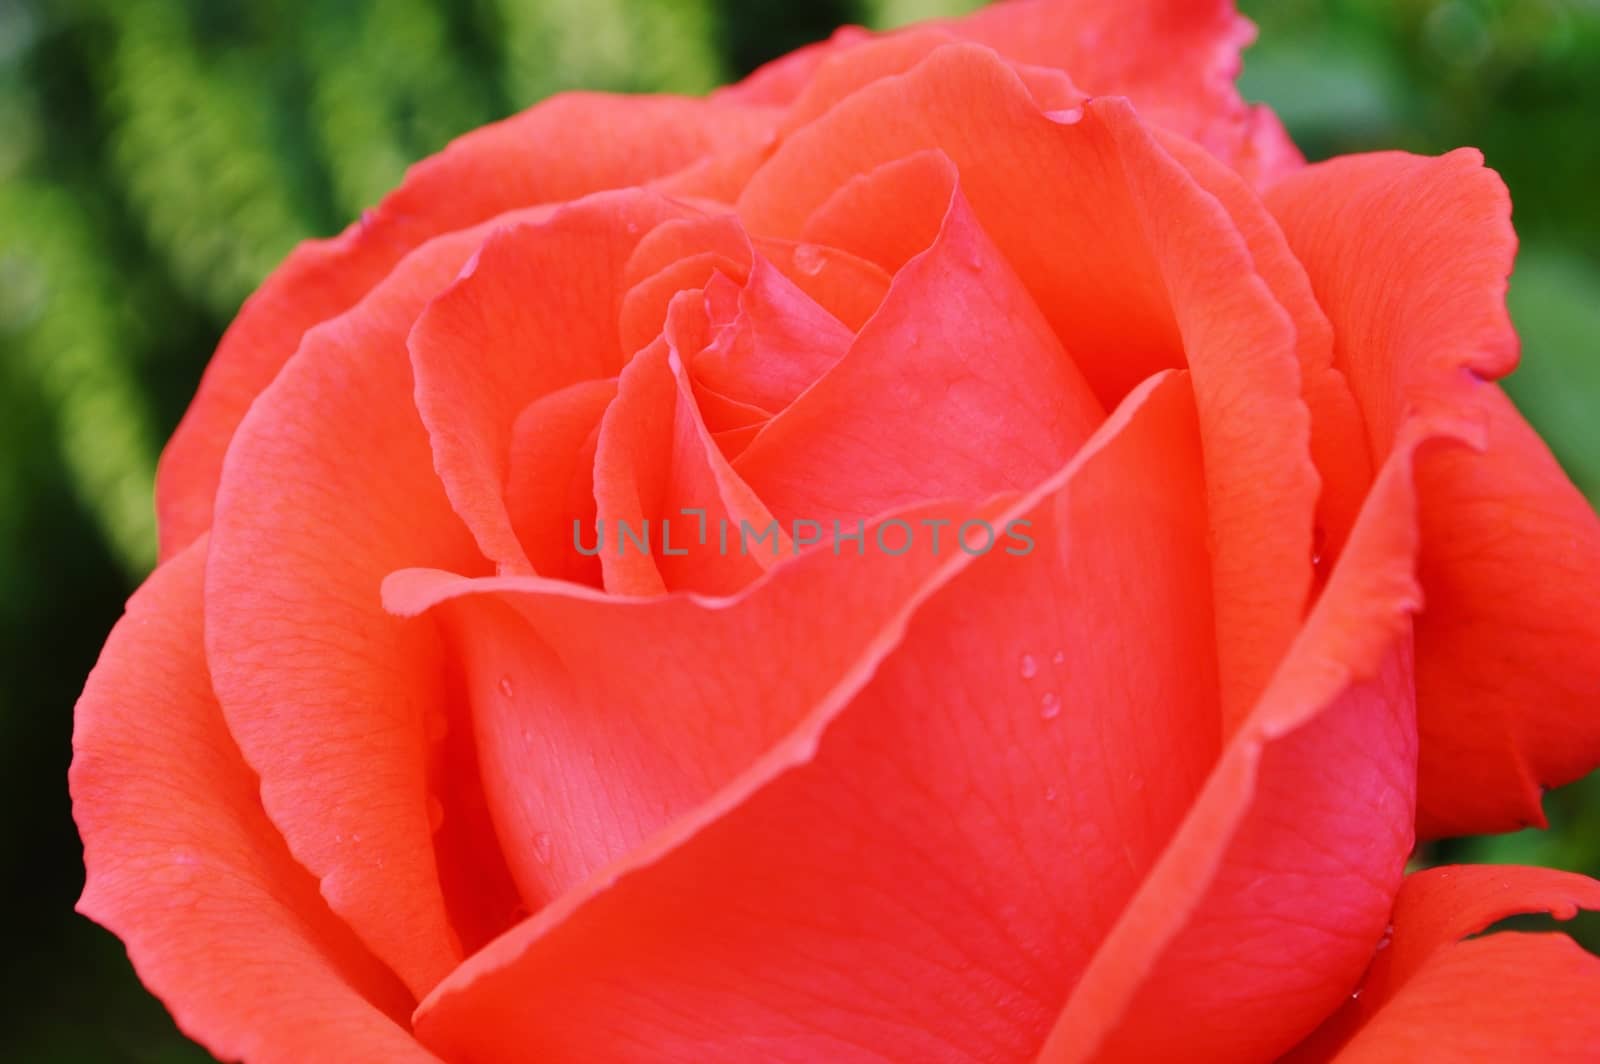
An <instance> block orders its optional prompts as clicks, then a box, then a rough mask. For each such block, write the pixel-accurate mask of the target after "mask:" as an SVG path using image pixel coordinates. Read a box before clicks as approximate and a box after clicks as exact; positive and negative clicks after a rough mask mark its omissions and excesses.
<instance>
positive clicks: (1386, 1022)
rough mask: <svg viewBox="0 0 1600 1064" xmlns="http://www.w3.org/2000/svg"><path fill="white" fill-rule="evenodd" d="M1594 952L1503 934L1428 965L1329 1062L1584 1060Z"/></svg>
mask: <svg viewBox="0 0 1600 1064" xmlns="http://www.w3.org/2000/svg"><path fill="white" fill-rule="evenodd" d="M1596 1001H1600V958H1596V957H1595V956H1594V954H1592V953H1587V952H1585V951H1584V949H1583V947H1581V946H1579V945H1578V944H1577V943H1575V942H1573V941H1572V940H1571V939H1570V938H1568V937H1567V936H1565V935H1554V934H1544V935H1530V934H1516V933H1510V932H1508V933H1505V934H1499V935H1491V936H1489V937H1488V938H1482V939H1476V940H1474V941H1471V942H1463V943H1461V944H1460V945H1459V946H1456V947H1455V948H1454V949H1451V950H1449V951H1447V952H1445V953H1443V954H1441V955H1439V956H1437V957H1436V958H1434V959H1433V960H1432V961H1430V962H1429V963H1428V965H1427V966H1426V967H1425V968H1423V970H1422V971H1420V972H1418V973H1417V974H1416V975H1415V976H1414V977H1413V978H1412V979H1411V981H1410V982H1408V983H1406V985H1405V986H1404V987H1402V988H1401V989H1400V991H1399V993H1398V994H1396V995H1395V997H1394V999H1393V1000H1392V1001H1391V1002H1390V1004H1389V1006H1388V1007H1387V1008H1385V1009H1384V1010H1383V1011H1381V1012H1379V1013H1378V1014H1377V1015H1376V1016H1374V1017H1373V1018H1372V1019H1371V1020H1370V1021H1369V1022H1368V1023H1367V1025H1366V1026H1365V1027H1363V1028H1362V1029H1361V1030H1360V1031H1359V1032H1358V1033H1357V1034H1356V1036H1355V1037H1354V1038H1353V1039H1351V1041H1350V1043H1349V1044H1348V1045H1347V1046H1345V1048H1344V1049H1342V1050H1341V1051H1340V1052H1339V1055H1338V1056H1337V1057H1335V1058H1334V1059H1335V1060H1338V1061H1340V1062H1341V1064H1408V1062H1410V1061H1415V1060H1437V1061H1442V1062H1454V1061H1459V1062H1462V1064H1469V1062H1470V1064H1480V1062H1481V1064H1491V1062H1498V1061H1506V1060H1529V1061H1533V1060H1537V1061H1540V1062H1541V1064H1586V1062H1589V1061H1592V1060H1594V1059H1595V1046H1596V1045H1600V1021H1597V1020H1596V1011H1595V1002H1596Z"/></svg>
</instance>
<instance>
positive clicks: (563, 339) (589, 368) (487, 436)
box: [408, 190, 684, 572]
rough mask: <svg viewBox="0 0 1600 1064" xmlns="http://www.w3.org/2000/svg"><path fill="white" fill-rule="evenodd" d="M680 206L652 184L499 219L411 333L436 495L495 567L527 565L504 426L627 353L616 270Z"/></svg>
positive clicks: (614, 370)
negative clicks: (533, 220) (509, 495)
mask: <svg viewBox="0 0 1600 1064" xmlns="http://www.w3.org/2000/svg"><path fill="white" fill-rule="evenodd" d="M683 213H684V211H683V208H681V207H678V206H676V205H673V204H671V203H669V202H668V201H666V200H664V199H662V198H661V197H659V196H656V195H654V194H653V193H648V192H640V191H637V190H627V191H623V192H607V193H599V194H597V195H595V196H591V197H589V198H587V199H584V200H580V201H579V202H577V203H573V204H570V205H568V206H566V207H564V208H562V209H561V210H559V211H557V212H556V213H555V214H553V215H552V216H551V217H550V218H549V219H548V220H547V221H544V222H542V223H539V224H535V225H522V226H507V227H504V228H501V229H499V230H497V231H496V232H495V233H494V234H493V235H491V236H490V237H489V238H488V240H486V241H485V242H484V244H483V246H482V248H481V249H480V250H479V251H478V253H477V255H476V256H475V257H474V259H473V261H472V263H471V264H470V265H469V266H468V268H467V270H466V271H464V272H463V275H462V276H461V277H460V279H458V280H457V281H455V283H454V284H451V285H449V286H448V287H447V288H444V290H443V291H442V292H441V293H440V294H439V295H438V297H437V298H435V299H434V300H433V301H432V302H431V303H429V304H428V307H427V309H426V310H425V311H423V312H422V314H421V316H420V317H419V318H418V319H417V322H416V325H415V327H414V328H413V329H412V330H411V336H410V339H409V341H408V346H409V348H410V350H411V364H412V369H413V371H414V373H415V374H416V380H417V388H416V405H417V409H418V410H419V411H420V412H421V414H422V421H423V423H424V424H425V425H426V426H427V428H428V436H429V439H430V440H431V442H432V448H433V459H432V461H431V462H430V463H429V466H428V467H425V468H433V469H437V470H438V473H439V479H440V480H442V481H443V482H444V487H445V492H446V494H447V495H448V496H449V498H450V502H451V504H452V505H453V506H454V507H455V510H456V512H457V513H458V514H460V515H461V519H462V520H463V521H465V522H466V524H467V527H468V528H470V529H471V530H472V533H473V536H474V538H475V539H476V540H477V542H478V546H479V548H480V549H481V550H482V551H483V553H484V554H485V555H486V556H488V557H489V558H490V559H492V560H493V561H494V562H495V563H496V564H497V565H498V566H499V567H500V569H501V570H502V571H506V572H528V571H530V565H529V562H528V557H527V554H526V552H525V551H524V549H523V546H522V543H521V541H520V540H519V539H518V538H517V535H516V531H515V530H514V529H513V527H512V524H511V518H510V515H509V514H508V513H507V511H506V499H505V484H506V480H507V477H508V475H509V470H508V467H507V459H508V458H509V456H510V450H511V435H512V429H513V427H514V425H515V423H516V419H517V417H518V416H519V414H520V413H521V412H522V410H523V409H524V408H526V407H527V405H528V404H529V403H530V402H532V401H533V400H535V399H537V398H539V397H540V396H541V395H546V394H549V393H550V392H553V391H557V390H559V389H561V388H565V387H567V386H569V385H572V384H576V383H579V382H580V381H585V380H605V379H608V378H612V377H615V376H616V375H617V374H618V373H619V372H620V371H621V369H622V365H623V362H624V361H625V357H626V355H627V354H631V352H625V351H624V350H623V348H622V341H621V338H620V337H619V335H618V333H617V308H618V306H619V304H620V303H621V300H622V297H623V295H624V293H625V291H626V288H625V286H624V283H623V272H624V268H625V266H626V264H627V262H628V259H629V257H630V256H631V255H632V254H633V251H634V249H635V247H636V246H637V245H638V243H639V241H640V239H641V238H642V236H643V234H645V233H648V232H649V231H650V230H651V229H652V228H654V227H655V226H657V225H659V224H661V223H662V222H665V221H667V220H669V219H673V218H677V217H682V215H683Z"/></svg>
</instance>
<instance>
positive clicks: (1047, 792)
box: [1044, 787, 1056, 802]
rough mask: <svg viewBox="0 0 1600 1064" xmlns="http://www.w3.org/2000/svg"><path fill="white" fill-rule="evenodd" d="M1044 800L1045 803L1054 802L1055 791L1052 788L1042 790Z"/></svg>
mask: <svg viewBox="0 0 1600 1064" xmlns="http://www.w3.org/2000/svg"><path fill="white" fill-rule="evenodd" d="M1044 800H1045V801H1047V802H1053V801H1055V800H1056V789H1055V788H1054V787H1046V788H1045V789H1044Z"/></svg>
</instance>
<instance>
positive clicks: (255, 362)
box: [157, 93, 774, 557]
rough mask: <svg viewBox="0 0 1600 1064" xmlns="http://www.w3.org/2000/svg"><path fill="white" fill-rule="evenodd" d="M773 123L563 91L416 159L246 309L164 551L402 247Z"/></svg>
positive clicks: (193, 411)
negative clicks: (261, 413) (282, 379)
mask: <svg viewBox="0 0 1600 1064" xmlns="http://www.w3.org/2000/svg"><path fill="white" fill-rule="evenodd" d="M773 120H774V119H773V115H772V113H771V112H769V111H768V110H766V109H765V108H762V107H758V106H749V105H739V104H736V103H732V102H729V101H720V102H713V101H703V100H690V99H683V98H677V97H670V96H629V97H621V96H606V95H601V94H596V93H570V94H566V95H562V96H557V97H555V98H553V99H550V100H547V101H545V102H544V103H542V104H540V105H539V106H537V107H534V108H532V109H531V110H528V111H525V112H523V113H522V114H519V115H516V116H515V117H512V118H508V119H506V120H505V121H503V122H499V123H496V124H494V125H491V126H486V127H484V128H482V129H479V130H475V131H473V132H472V133H469V134H467V135H466V136H464V137H462V138H460V139H459V140H457V141H455V142H454V143H453V144H451V145H450V147H449V148H447V149H445V150H444V151H443V152H441V153H440V154H438V155H436V156H433V157H432V158H430V159H427V160H426V161H424V162H422V163H419V164H418V165H416V166H415V167H413V168H412V169H411V171H410V172H409V173H408V174H407V175H406V179H405V181H404V183H403V184H401V186H400V187H399V188H398V189H396V190H395V191H394V192H392V193H390V194H389V196H387V197H386V198H385V199H384V201H383V203H382V204H380V205H379V206H378V207H377V208H376V209H374V210H373V211H370V212H368V213H367V214H366V215H365V216H364V217H363V218H362V220H361V221H359V222H357V223H355V224H353V225H352V226H350V228H349V229H347V230H345V231H344V233H342V234H341V235H340V236H338V237H337V238H334V239H332V240H323V241H312V242H309V243H306V244H302V245H301V246H300V247H299V248H297V249H296V250H295V251H294V253H293V254H291V255H290V256H289V257H288V259H286V260H285V261H284V263H283V265H282V266H280V267H279V268H278V269H277V270H276V271H275V272H274V273H273V274H272V276H270V277H269V278H267V280H266V281H265V282H264V283H263V284H262V286H261V288H260V289H259V290H258V291H257V292H256V293H255V295H253V296H251V297H250V299H249V300H248V301H247V302H246V303H245V305H244V307H243V308H242V309H241V310H240V312H239V316H238V318H236V319H235V320H234V322H233V325H232V326H230V327H229V329H228V332H227V334H226V335H225V336H224V337H223V338H222V343H221V345H220V346H219V347H218V348H217V353H216V355H215V356H214V357H213V358H212V360H211V364H210V366H209V367H207V369H206V375H205V378H204V379H203V380H202V382H201V384H200V390H199V392H198V393H197V394H196V396H195V400H194V402H193V404H192V405H191V406H190V408H189V412H188V413H187V414H186V415H185V417H184V420H183V423H182V424H181V425H179V426H178V431H177V432H176V433H175V434H174V435H173V438H172V441H171V442H170V443H169V444H168V445H167V449H166V452H165V453H164V454H163V455H162V457H161V476H160V480H159V483H158V485H157V508H158V511H159V515H160V518H161V552H162V556H163V557H170V556H171V555H172V554H173V553H174V552H175V551H177V550H178V549H180V548H181V547H183V546H184V545H185V544H187V543H188V542H189V541H190V540H192V539H194V538H195V536H197V535H199V534H200V533H201V532H203V531H205V530H206V529H207V528H209V527H210V525H211V511H212V506H213V500H214V498H215V495H216V490H217V483H218V480H219V478H220V476H221V472H222V457H223V454H224V453H225V452H226V450H227V448H228V444H229V441H231V440H232V439H233V434H234V431H235V429H236V428H237V427H238V425H239V422H240V421H241V420H242V419H243V418H244V415H245V411H246V410H248V409H249V407H250V404H251V403H252V402H253V401H254V400H255V398H256V396H257V395H259V394H260V393H261V391H262V390H263V389H264V388H265V387H266V386H267V385H268V384H269V383H270V382H271V381H272V379H273V378H274V377H275V376H276V375H277V373H278V370H279V369H280V368H282V366H283V364H284V363H285V362H286V361H288V359H289V356H290V355H292V354H293V353H294V351H295V349H296V348H297V347H299V346H300V342H301V338H302V337H303V336H304V335H305V333H306V331H307V330H308V329H310V328H311V327H312V326H314V325H316V324H317V323H318V322H321V321H326V320H327V319H329V318H332V317H334V316H336V315H338V314H341V313H343V312H344V311H345V310H348V309H349V308H350V307H351V306H353V305H355V303H356V302H357V301H358V300H360V299H361V298H362V296H364V295H365V294H366V293H367V292H368V291H370V290H371V288H372V287H373V285H375V284H377V282H378V281H379V280H380V279H381V278H382V277H383V276H384V275H385V274H387V273H388V272H389V271H390V270H391V269H393V268H394V266H395V264H396V263H397V262H399V261H400V259H401V258H402V257H403V256H404V255H406V253H407V252H409V251H411V250H412V249H413V248H415V247H417V246H418V245H420V244H422V243H423V242H424V241H426V240H428V239H429V238H431V237H434V236H437V235H439V234H441V233H447V232H450V231H451V230H454V229H463V228H466V227H467V226H470V225H475V224H477V223H479V222H482V221H484V220H486V219H488V218H492V217H494V216H495V215H497V214H502V213H504V212H505V211H509V210H512V209H513V208H517V207H526V206H531V205H534V204H541V203H557V202H560V201H563V200H569V199H575V198H577V197H579V196H583V195H586V194H588V193H590V192H594V191H597V190H600V189H607V188H620V187H624V186H627V185H635V184H639V183H641V182H643V181H648V180H650V179H651V178H655V177H659V176H661V175H663V174H668V173H671V172H673V171H675V170H678V169H680V168H682V167H685V166H687V165H689V164H690V163H692V162H693V161H695V160H696V159H698V158H700V157H701V156H703V155H706V154H708V153H714V152H717V151H723V150H730V149H733V148H736V147H740V146H744V145H747V144H753V143H757V142H759V141H760V140H761V139H762V138H763V137H764V136H766V134H767V130H768V129H769V128H770V127H771V124H772V122H773ZM596 129H604V130H605V131H606V132H605V136H604V137H599V138H596V137H595V136H594V131H595V130H596Z"/></svg>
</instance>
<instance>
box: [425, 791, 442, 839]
mask: <svg viewBox="0 0 1600 1064" xmlns="http://www.w3.org/2000/svg"><path fill="white" fill-rule="evenodd" d="M443 823H444V803H443V802H441V801H439V799H437V798H435V797H434V796H433V795H431V794H430V795H428V828H429V830H431V831H438V830H439V825H440V824H443Z"/></svg>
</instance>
